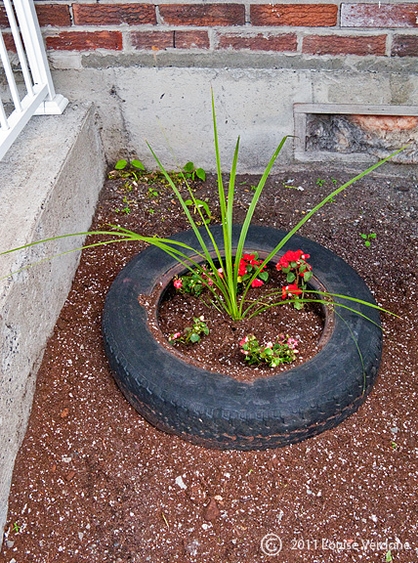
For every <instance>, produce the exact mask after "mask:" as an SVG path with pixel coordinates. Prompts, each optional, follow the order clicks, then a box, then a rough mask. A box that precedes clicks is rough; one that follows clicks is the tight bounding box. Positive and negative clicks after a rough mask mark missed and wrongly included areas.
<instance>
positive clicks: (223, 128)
mask: <svg viewBox="0 0 418 563" xmlns="http://www.w3.org/2000/svg"><path fill="white" fill-rule="evenodd" d="M166 55H167V56H166V57H158V58H157V59H156V61H154V64H155V66H152V65H153V63H152V61H151V60H149V59H148V58H146V57H145V58H144V57H140V58H138V57H127V58H123V57H122V58H120V57H118V58H117V59H116V58H113V57H112V58H110V59H109V57H108V56H104V57H102V56H99V55H97V54H94V55H89V56H86V57H83V58H82V64H83V66H82V67H81V68H78V69H68V68H65V69H64V68H61V69H56V70H55V71H54V80H55V83H56V86H57V90H58V91H59V92H63V93H64V94H65V96H67V97H68V98H69V99H70V100H73V101H76V100H80V99H86V100H89V101H94V103H95V104H96V105H97V108H98V112H99V114H100V117H101V121H102V133H101V135H102V139H103V143H104V148H105V153H106V157H107V159H108V161H109V163H110V162H114V161H115V160H116V159H117V158H119V157H120V156H122V155H126V154H128V155H129V154H132V155H135V156H137V157H138V158H139V159H141V160H143V162H144V163H145V164H146V165H147V166H151V167H153V166H155V163H154V161H153V159H152V157H151V155H150V152H149V150H148V148H147V146H146V143H145V141H146V140H147V141H149V143H151V145H152V147H153V148H154V150H155V151H156V152H157V154H158V156H159V157H160V158H161V160H162V161H163V163H164V164H165V165H167V166H168V167H169V168H173V167H175V166H176V165H183V164H185V163H186V162H187V161H188V160H192V161H193V162H194V163H195V164H196V165H199V166H202V167H204V168H205V169H206V170H208V171H210V170H214V166H215V161H214V150H213V134H212V123H211V107H210V99H211V89H213V91H214V94H215V99H216V109H217V116H218V127H219V135H220V138H221V150H222V153H223V156H224V159H223V161H224V168H225V169H226V168H227V167H228V164H229V163H230V160H231V158H232V153H233V146H234V144H235V141H236V139H237V137H238V135H240V136H241V156H240V171H241V172H260V171H261V170H262V168H263V167H264V165H265V164H266V163H267V161H268V159H269V157H270V155H271V153H272V151H273V150H274V148H275V147H276V146H277V144H278V143H279V142H280V140H281V138H282V137H283V136H285V135H294V132H295V127H294V112H293V105H294V104H295V103H303V104H329V103H333V104H348V103H349V104H354V105H355V104H359V105H363V106H364V105H379V104H385V105H388V106H391V105H393V106H402V105H405V106H418V74H417V72H416V71H417V65H418V63H417V62H416V61H414V62H413V63H412V62H410V61H409V62H408V61H407V60H406V59H402V60H401V59H397V60H385V61H384V63H383V62H380V61H376V59H374V60H373V61H372V60H370V61H368V62H367V61H365V60H364V59H361V60H359V58H358V57H354V58H350V57H347V58H346V59H345V61H344V63H343V64H341V65H337V68H336V64H335V61H332V60H328V61H327V60H323V61H322V63H321V64H318V61H317V60H313V61H311V63H309V64H308V63H307V62H306V61H301V60H299V61H298V60H297V59H293V60H292V61H289V58H288V57H283V58H281V59H278V58H277V57H276V58H274V59H272V58H271V57H263V56H261V55H258V56H256V57H253V56H251V57H250V56H247V57H246V56H245V55H240V56H239V57H236V58H231V56H228V57H225V56H224V57H219V59H217V60H214V59H212V60H211V62H212V64H213V66H212V67H208V66H206V67H199V66H194V65H197V64H199V60H196V59H193V58H190V60H189V63H190V64H191V66H188V67H183V66H182V63H184V62H185V61H184V59H182V60H181V61H180V60H179V59H178V58H176V57H174V56H173V57H170V56H169V55H168V54H166ZM77 61H79V59H78V58H77ZM53 62H54V64H57V61H56V60H55V61H54V59H53ZM200 62H202V61H200ZM205 62H206V63H207V62H208V61H207V60H205ZM273 62H274V65H273ZM70 63H71V61H69V60H65V61H64V60H62V59H61V60H60V64H61V65H64V66H69V65H70ZM401 63H402V64H401ZM160 64H161V65H164V66H159V65H160ZM228 64H229V66H227V65H228ZM149 65H151V66H149ZM290 65H291V66H290ZM330 158H332V155H330ZM293 162H294V153H293V140H292V139H289V141H288V142H287V144H286V146H285V149H284V151H283V154H282V157H281V158H280V159H279V163H278V166H280V165H286V164H290V163H293Z"/></svg>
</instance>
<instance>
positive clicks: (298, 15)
mask: <svg viewBox="0 0 418 563" xmlns="http://www.w3.org/2000/svg"><path fill="white" fill-rule="evenodd" d="M250 14H251V23H252V25H291V26H301V27H331V26H335V25H337V15H338V6H336V5H335V4H285V5H283V4H258V5H257V4H255V5H252V6H251V7H250Z"/></svg>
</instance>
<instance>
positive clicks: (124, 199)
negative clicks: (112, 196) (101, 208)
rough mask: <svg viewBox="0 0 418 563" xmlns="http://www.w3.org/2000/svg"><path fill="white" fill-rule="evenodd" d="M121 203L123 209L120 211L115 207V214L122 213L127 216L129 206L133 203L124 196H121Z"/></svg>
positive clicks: (129, 210)
mask: <svg viewBox="0 0 418 563" xmlns="http://www.w3.org/2000/svg"><path fill="white" fill-rule="evenodd" d="M122 202H123V203H124V204H125V207H122V208H121V209H119V207H117V208H116V209H115V211H116V213H124V214H125V215H129V213H130V212H131V208H130V205H131V204H132V203H133V201H129V200H128V198H127V197H126V195H125V196H123V199H122Z"/></svg>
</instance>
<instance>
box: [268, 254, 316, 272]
mask: <svg viewBox="0 0 418 563" xmlns="http://www.w3.org/2000/svg"><path fill="white" fill-rule="evenodd" d="M310 257H311V256H310V254H305V253H304V252H303V250H288V251H287V252H285V253H284V254H283V256H281V257H280V260H279V261H278V263H277V264H276V268H277V269H278V270H283V269H285V268H289V267H292V262H294V263H295V265H302V263H303V262H305V263H306V260H309V258H310ZM308 266H309V264H308ZM293 267H294V266H293ZM309 269H310V270H311V269H312V268H311V267H310V266H309Z"/></svg>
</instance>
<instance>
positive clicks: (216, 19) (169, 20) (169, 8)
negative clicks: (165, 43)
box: [159, 4, 245, 26]
mask: <svg viewBox="0 0 418 563" xmlns="http://www.w3.org/2000/svg"><path fill="white" fill-rule="evenodd" d="M159 10H160V16H161V18H162V20H163V22H164V23H165V24H168V25H197V26H216V25H219V26H224V25H244V24H245V7H244V5H243V4H163V5H161V6H160V7H159Z"/></svg>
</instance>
